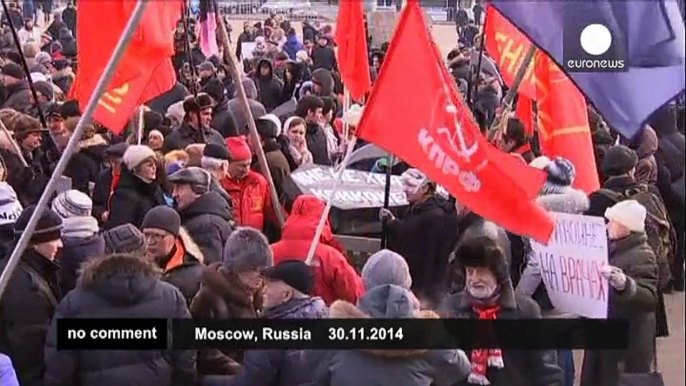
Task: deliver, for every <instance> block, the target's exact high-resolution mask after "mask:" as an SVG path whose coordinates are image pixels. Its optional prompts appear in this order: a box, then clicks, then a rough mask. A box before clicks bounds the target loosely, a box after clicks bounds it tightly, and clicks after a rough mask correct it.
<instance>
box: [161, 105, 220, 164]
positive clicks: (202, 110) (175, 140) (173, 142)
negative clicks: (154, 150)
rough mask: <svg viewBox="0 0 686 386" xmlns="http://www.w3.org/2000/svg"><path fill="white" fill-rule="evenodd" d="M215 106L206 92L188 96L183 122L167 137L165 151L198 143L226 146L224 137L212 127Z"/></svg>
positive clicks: (184, 106)
mask: <svg viewBox="0 0 686 386" xmlns="http://www.w3.org/2000/svg"><path fill="white" fill-rule="evenodd" d="M213 107H214V100H213V99H212V97H210V96H209V95H207V94H206V93H200V94H198V96H197V97H195V96H189V97H187V98H186V99H185V100H184V102H183V110H184V113H185V115H184V117H183V123H182V124H181V126H180V127H179V128H178V129H176V130H175V131H174V132H173V133H171V134H170V135H169V136H167V137H166V139H165V141H164V147H163V148H162V150H163V153H168V152H170V151H172V150H182V149H185V148H186V147H188V145H192V144H196V143H203V144H206V143H214V144H217V145H220V146H224V147H226V144H225V143H224V137H222V135H221V134H219V132H218V131H217V130H215V129H213V128H212V127H211V123H212V108H213Z"/></svg>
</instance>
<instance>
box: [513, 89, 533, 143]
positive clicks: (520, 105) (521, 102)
mask: <svg viewBox="0 0 686 386" xmlns="http://www.w3.org/2000/svg"><path fill="white" fill-rule="evenodd" d="M515 113H516V114H517V118H518V119H519V120H520V121H522V124H524V128H525V129H526V134H527V135H528V136H529V137H530V138H533V136H534V101H533V99H531V98H529V97H528V96H526V95H524V94H519V96H518V97H517V110H516V112H515Z"/></svg>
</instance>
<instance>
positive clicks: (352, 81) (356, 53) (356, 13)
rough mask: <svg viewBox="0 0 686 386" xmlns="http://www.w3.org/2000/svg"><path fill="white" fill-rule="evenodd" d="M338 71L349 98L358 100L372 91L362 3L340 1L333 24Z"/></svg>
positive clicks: (352, 0) (348, 0)
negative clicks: (348, 92)
mask: <svg viewBox="0 0 686 386" xmlns="http://www.w3.org/2000/svg"><path fill="white" fill-rule="evenodd" d="M335 39H336V44H337V45H338V53H337V54H336V56H338V69H339V71H340V73H341V79H342V80H343V84H344V85H345V86H346V87H347V88H348V90H350V96H351V97H352V99H357V100H359V99H362V97H363V96H364V94H366V93H367V92H369V90H371V89H372V80H371V76H370V75H369V61H368V59H367V58H368V52H367V36H366V35H365V31H364V10H363V8H362V1H355V0H346V1H343V2H341V4H340V6H339V9H338V20H337V21H336V37H335Z"/></svg>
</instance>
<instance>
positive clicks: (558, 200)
mask: <svg viewBox="0 0 686 386" xmlns="http://www.w3.org/2000/svg"><path fill="white" fill-rule="evenodd" d="M536 203H538V204H539V205H541V206H542V207H543V209H545V210H547V211H549V212H557V213H569V214H581V213H584V212H586V211H587V210H588V207H589V205H590V201H589V199H588V196H587V195H586V193H584V192H583V191H581V190H578V189H571V188H570V189H568V190H567V191H565V192H564V193H559V194H547V195H545V196H540V197H538V198H536Z"/></svg>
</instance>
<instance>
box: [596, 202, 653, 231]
mask: <svg viewBox="0 0 686 386" xmlns="http://www.w3.org/2000/svg"><path fill="white" fill-rule="evenodd" d="M646 215H647V211H646V208H645V207H644V206H643V205H641V204H640V203H639V202H638V201H636V200H626V201H622V202H618V203H617V204H615V205H614V206H612V207H611V208H607V210H605V218H606V219H608V220H610V221H614V222H618V223H620V224H622V225H624V226H625V227H627V228H629V230H631V231H632V232H645V223H646Z"/></svg>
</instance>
